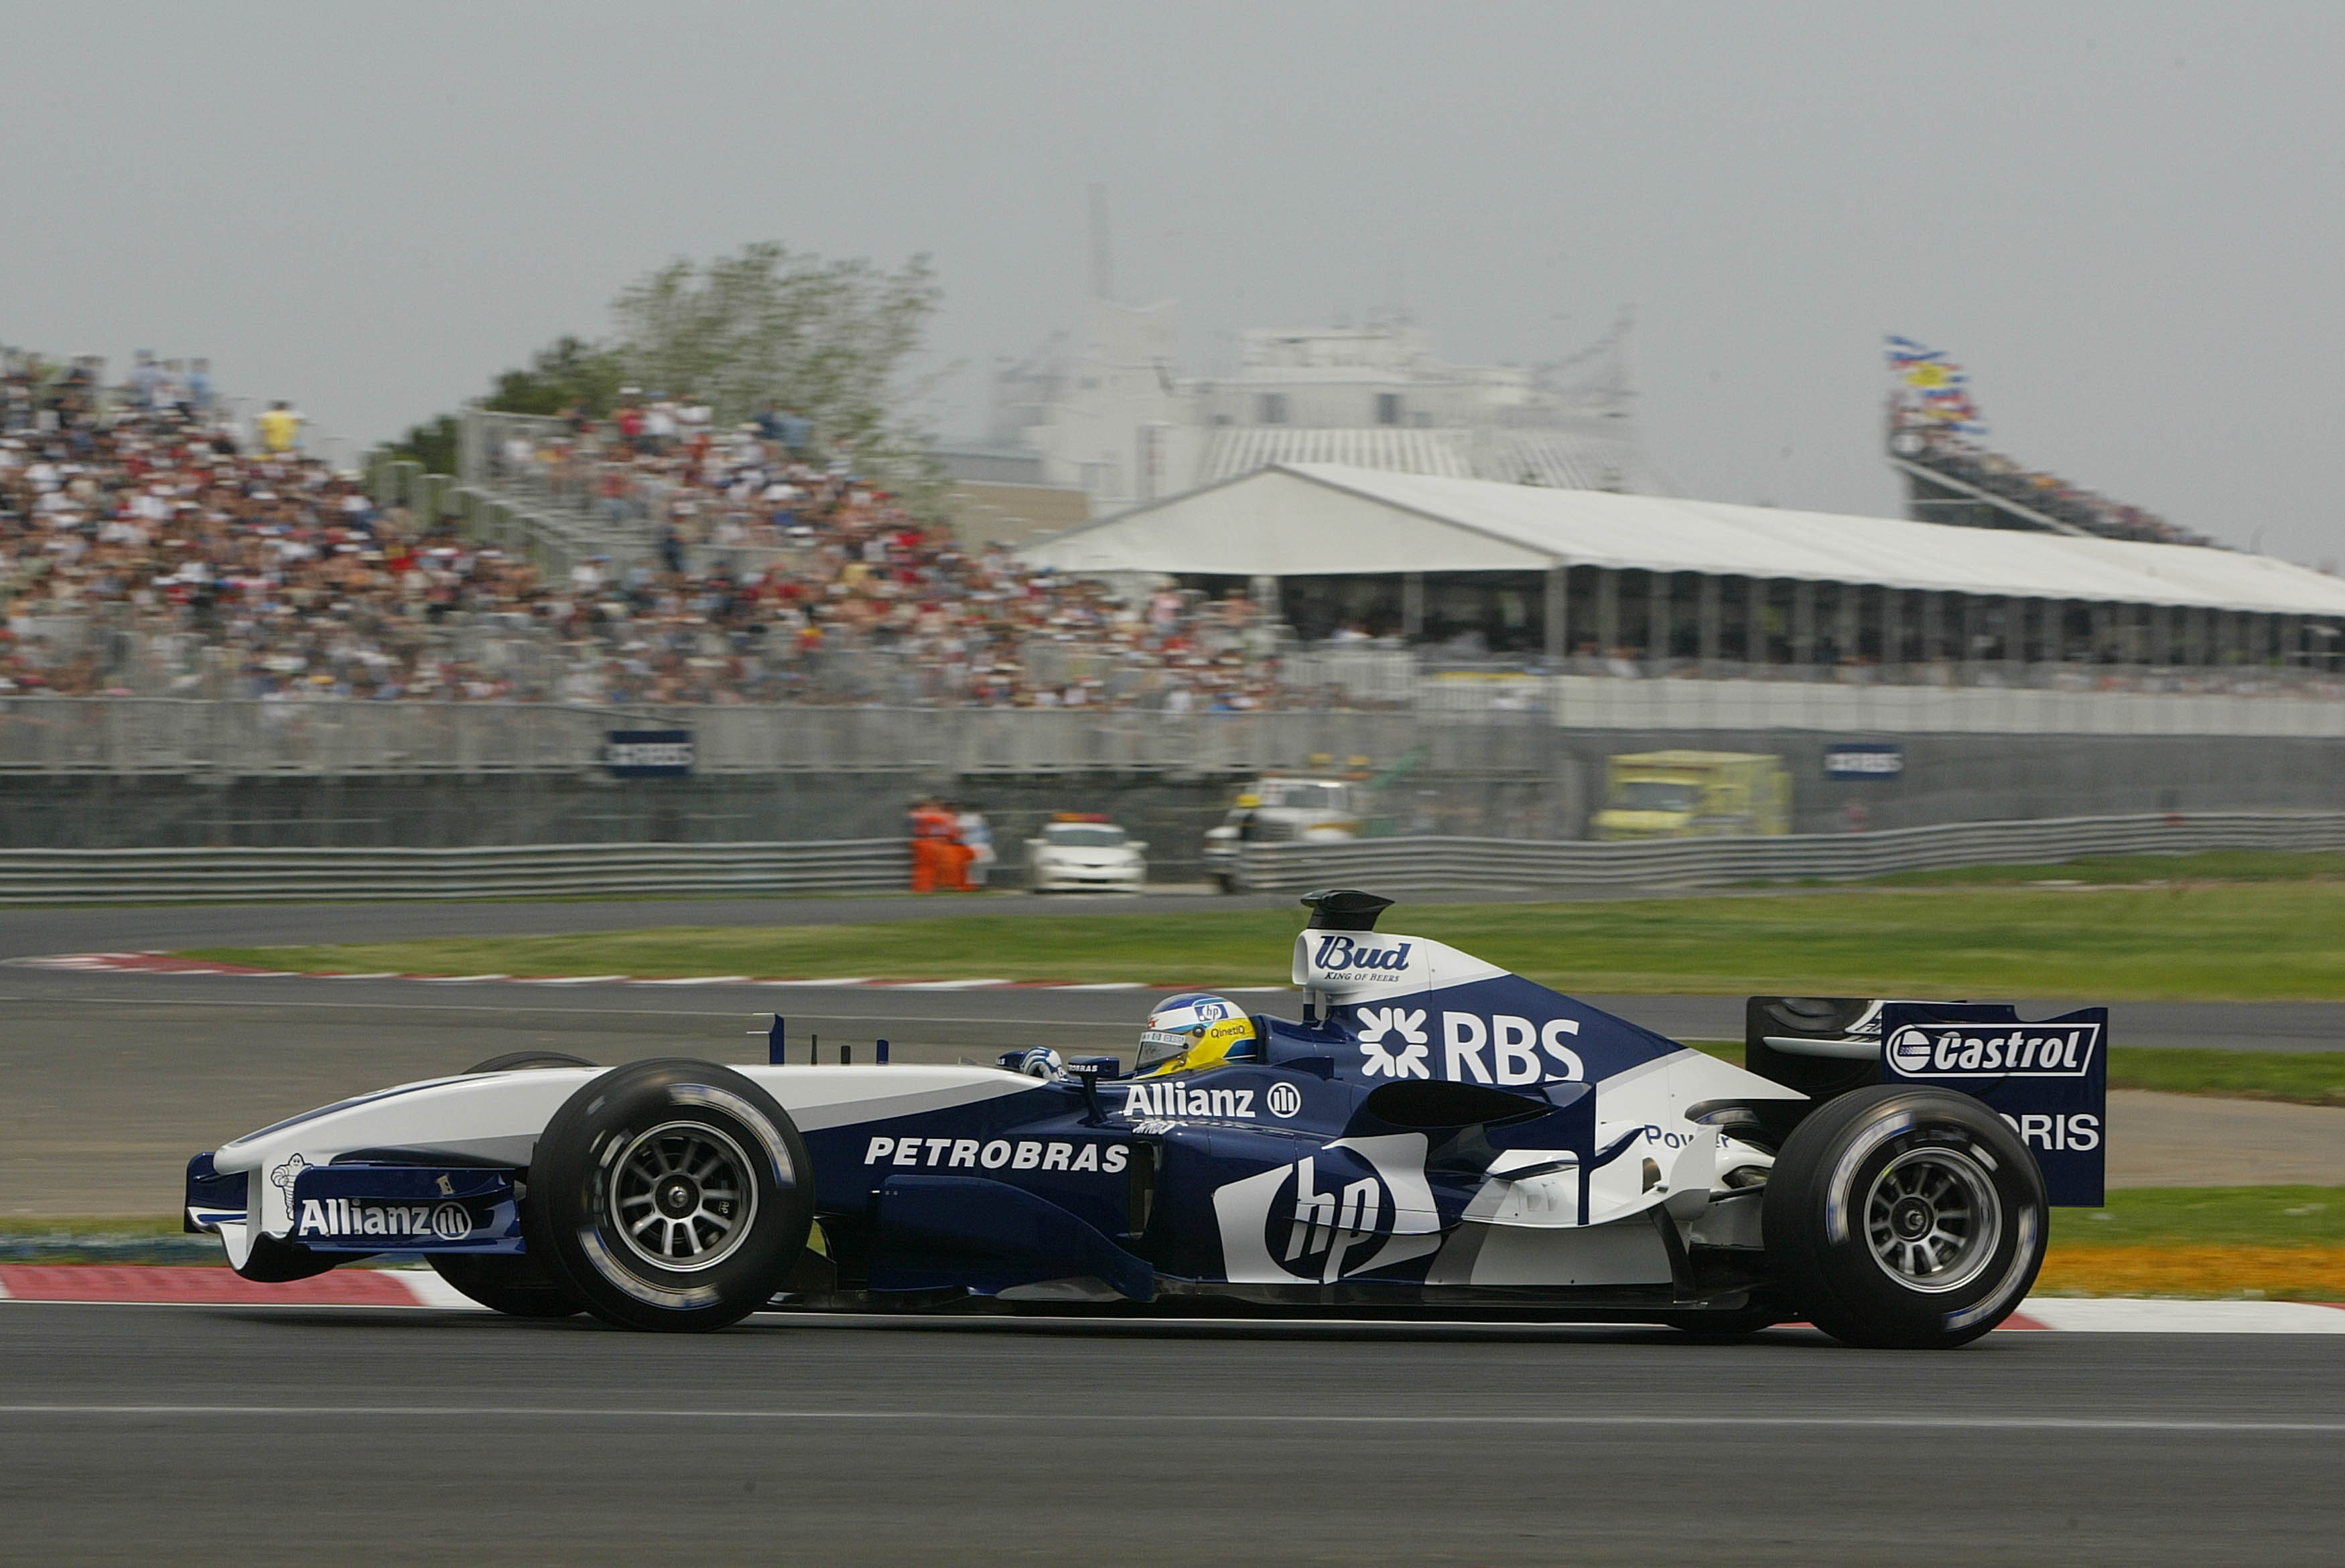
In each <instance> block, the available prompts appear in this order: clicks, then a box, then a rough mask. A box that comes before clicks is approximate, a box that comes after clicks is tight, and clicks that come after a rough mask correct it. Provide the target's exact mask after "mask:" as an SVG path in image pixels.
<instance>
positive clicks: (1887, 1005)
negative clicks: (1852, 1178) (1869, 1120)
mask: <svg viewBox="0 0 2345 1568" xmlns="http://www.w3.org/2000/svg"><path fill="white" fill-rule="evenodd" d="M1742 1043H1743V1065H1744V1066H1745V1067H1749V1068H1750V1070H1751V1071H1752V1072H1754V1073H1757V1074H1758V1075H1759V1076H1760V1077H1765V1078H1771V1079H1772V1080H1773V1081H1775V1082H1776V1083H1779V1084H1782V1085H1784V1086H1786V1087H1790V1088H1795V1089H1798V1090H1800V1091H1802V1093H1804V1094H1806V1095H1808V1096H1810V1097H1811V1098H1814V1099H1818V1100H1823V1099H1829V1098H1832V1097H1833V1096H1834V1095H1843V1094H1846V1093H1848V1092H1849V1091H1850V1090H1852V1089H1857V1088H1863V1087H1865V1086H1866V1085H1868V1084H1904V1083H1911V1084H1927V1085H1930V1086H1931V1087H1935V1088H1948V1089H1955V1090H1958V1091H1960V1092H1961V1093H1964V1094H1966V1095H1970V1096H1972V1097H1973V1098H1976V1099H1979V1100H1982V1101H1985V1103H1986V1105H1987V1106H1988V1107H1989V1108H1992V1109H1994V1110H1995V1112H1996V1113H1997V1114H1998V1115H2000V1116H2001V1117H2002V1118H2003V1119H2004V1120H2005V1121H2007V1122H2009V1123H2010V1124H2011V1127H2012V1129H2013V1130H2014V1131H2015V1132H2016V1133H2018V1135H2019V1139H2020V1141H2021V1142H2022V1143H2024V1144H2025V1145H2026V1146H2027V1148H2028V1150H2029V1152H2030V1153H2032V1154H2034V1155H2035V1161H2036V1163H2037V1165H2039V1166H2040V1167H2042V1168H2043V1171H2044V1185H2045V1188H2046V1191H2047V1193H2048V1194H2049V1196H2050V1198H2051V1200H2052V1202H2053V1203H2054V1204H2056V1205H2059V1206H2064V1207H2083V1208H2097V1207H2098V1206H2099V1205H2100V1203H2101V1201H2102V1179H2103V1174H2104V1170H2103V1168H2104V1163H2105V1160H2106V1154H2107V1127H2108V1083H2109V1049H2108V1047H2109V1010H2108V1009H2107V1008H2106V1007H2085V1008H2080V1009H2079V1010H2077V1011H2076V1012H2074V1013H2066V1014H2063V1015H2061V1016H2060V1017H2056V1018H2047V1019H2045V1020H2043V1021H2041V1022H2035V1023H2030V1022H2025V1021H2023V1020H2022V1019H2021V1018H2020V1017H2019V1010H2018V1009H2017V1008H2015V1007H2012V1006H2011V1005H2010V1004H2009V1003H2007V1002H1904V1001H1884V1000H1877V999H1872V998H1867V997H1861V996H1753V997H1751V999H1750V1000H1749V1002H1747V1003H1746V1004H1745V1005H1744V1007H1743V1042H1742Z"/></svg>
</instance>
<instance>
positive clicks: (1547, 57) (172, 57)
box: [0, 0, 2345, 561]
mask: <svg viewBox="0 0 2345 1568" xmlns="http://www.w3.org/2000/svg"><path fill="white" fill-rule="evenodd" d="M2340 61H2345V7H2340V6H2339V5H2333V4H2322V5H2312V4H2305V5H2221V6H2217V5H2162V4H2149V3H2146V0H2130V3H2114V4H2090V5H2082V4H2080V5H2044V4H2032V5H1964V6H1961V7H1942V8H1938V9H1936V10H1934V11H1928V12H1924V11H1923V10H1921V9H1919V8H1915V7H1906V6H1898V7H1891V6H1885V5H1877V4H1875V5H1768V6H1758V5H1733V6H1729V5H1668V4H1655V3H1650V0H1648V3H1643V4H1635V5H1595V6H1590V5H1474V4H1465V3H1459V0H1449V3H1447V4H1439V5H1436V4H1418V5H1369V4H1362V3H1359V0H1351V3H1335V4H1319V3H1311V4H1300V3H1298V4H1279V3H1276V0H1267V3H1264V0H1255V3H1253V4H1240V5H1228V4H1219V3H1213V0H1184V3H1183V4H1179V5H1171V4H1162V5H1130V4H1126V5H1040V4H1021V3H1018V0H1000V3H996V4H989V5H909V4H885V3H875V0H859V3H858V4H853V5H834V6H811V5H796V6H784V5H723V6H719V5H676V4H659V5H645V4H641V3H629V4H610V3H605V0H566V3H565V4H563V5H546V6H534V5H533V6H522V5H480V4H467V5H421V4H415V3H412V0H404V3H402V4H399V5H364V6H361V5H327V6H324V7H317V8H300V7H290V6H268V7H262V6H258V5H250V6H236V5H229V6H189V5H152V6H149V5H107V4H93V3H83V4H76V5H51V6H34V5H29V4H16V5H8V6H6V7H5V10H0V106H5V109H0V114H5V127H6V128H5V133H0V134H5V138H6V141H5V157H0V215H5V228H0V237H5V238H0V340H5V341H8V342H12V343H17V344H23V345H27V346H31V347H35V348H40V349H49V350H52V351H59V352H75V351H83V350H89V351H96V352H103V353H106V354H108V355H110V356H112V357H114V358H115V359H117V362H124V361H126V358H127V355H128V353H129V351H130V350H131V349H134V348H139V347H153V348H155V349H157V350H158V351H161V352H163V353H166V354H197V353H208V354H209V355H210V356H211V357H212V359H213V360H214V364H215V368H216V371H217V374H218V377H219V379H221V381H222V383H223V384H224V385H225V386H227V387H228V388H229V389H232V390H236V391H239V392H245V393H250V394H254V395H259V396H267V397H275V396H285V397H291V398H294V399H296V400H299V402H300V403H301V404H302V406H303V407H304V408H305V409H306V410H308V411H309V412H310V414H311V415H312V417H313V419H314V420H316V428H317V429H319V430H331V431H339V432H342V433H345V434H348V435H351V436H354V437H359V438H363V439H377V438H381V437H383V436H387V435H390V434H392V433H395V432H396V431H397V430H399V429H401V428H402V427H403V426H405V425H406V424H408V423H410V422H411V421H413V420H417V419H419V418H421V417H423V416H425V415H427V414H430V413H431V412H434V411H436V410H442V409H445V408H449V407H452V405H454V404H455V403H456V402H458V401H459V400H462V398H464V397H467V396H471V395H473V394H475V393H476V392H478V391H479V390H481V389H482V388H483V387H484V386H485V384H486V381H487V379H488V378H489V377H490V376H491V375H492V374H493V373H494V372H495V371H497V370H498V369H502V368H503V367H505V366H507V365H510V364H513V363H516V362H518V361H520V360H521V359H523V358H524V357H525V356H526V355H527V353H528V352H529V351H530V350H531V349H533V348H534V347H536V346H537V345H539V344H540V343H543V342H544V341H545V340H547V339H550V338H552V337H553V336H554V335H556V334H558V333H561V332H563V331H581V332H584V333H587V334H595V333H600V332H602V331H603V330H604V329H606V326H607V319H606V317H605V314H604V307H605V305H606V304H607V302H608V300H609V299H610V298H611V296H612V295H613V294H614V293H615V292H616V291H617V290H618V288H620V286H621V285H623V284H624V282H626V281H627V280H628V279H629V278H633V277H634V276H635V275H636V274H638V273H640V272H642V271H644V270H645V269H646V268H650V267H653V266H655V265H656V264H658V263H659V262H661V261H663V260H665V259H666V258H670V257H673V256H675V255H678V254H685V255H692V256H706V255H709V254H712V253H714V252H716V251H719V250H726V249H731V248H736V247H737V246H739V245H741V244H743V243H745V242H746V241H749V240H754V239H761V238H777V239H781V240H783V241H785V242H786V243H787V244H789V245H790V246H792V247H793V248H806V249H811V250H815V251H819V252H822V253H825V254H829V255H866V256H870V257H872V258H876V259H878V260H880V261H883V262H887V263H889V264H893V263H895V262H897V261H899V260H900V259H902V258H904V257H905V256H907V255H909V254H910V253H912V252H915V251H928V252H929V253H931V254H932V255H933V256H934V258H935V259H936V264H937V267H938V269H939V278H940V281H941V282H942V284H943V286H944V288H945V289H946V294H947V298H946V305H945V309H944V312H943V314H942V317H941V319H939V322H938V323H937V327H936V330H935V332H934V335H933V345H934V349H935V354H934V359H935V362H936V363H938V364H949V363H952V362H956V361H959V362H965V364H966V367H967V368H966V369H964V370H963V371H962V372H961V373H960V374H959V375H958V376H957V377H955V378H954V379H951V380H950V381H949V382H948V383H947V385H946V386H945V387H944V389H943V390H942V393H941V395H940V397H939V400H938V401H937V403H936V404H935V410H934V413H933V415H932V418H933V419H934V420H935V421H936V422H937V423H938V424H939V426H940V427H941V428H942V429H943V430H945V431H946V433H948V434H951V433H958V432H959V431H961V430H971V429H974V428H975V427H976V425H977V423H978V421H979V420H980V416H981V409H982V386H981V372H982V370H983V369H985V368H986V367H987V366H989V365H990V364H991V363H992V362H993V361H994V360H995V359H996V358H997V357H999V356H1002V355H1014V354H1020V353H1023V352H1025V351H1027V350H1028V349H1031V348H1032V347H1033V346H1035V345H1036V344H1038V343H1039V342H1040V341H1041V339H1043V338H1044V337H1045V336H1046V335H1047V334H1048V333H1049V332H1051V330H1053V329H1059V328H1063V327H1071V326H1073V325H1074V323H1075V321H1076V319H1077V316H1078V311H1079V309H1080V303H1081V298H1082V297H1083V293H1084V289H1085V279H1086V268H1087V264H1086V249H1085V238H1084V187H1085V186H1086V185H1087V184H1088V183H1089V182H1091V181H1094V180H1097V181H1103V182H1105V183H1106V184H1107V185H1108V186H1109V187H1110V188H1111V191H1112V205H1113V210H1114V215H1115V245H1116V261H1117V272H1118V283H1119V289H1118V292H1119V294H1120V295H1122V297H1123V298H1127V299H1131V300H1148V299H1154V298H1175V299H1178V300H1179V301H1180V302H1181V311H1182V318H1183V326H1184V334H1183V335H1184V341H1185V342H1186V344H1187V346H1188V347H1187V352H1186V356H1185V357H1186V359H1187V361H1188V365H1187V368H1189V369H1203V368H1204V367H1205V365H1206V364H1207V363H1208V361H1210V360H1212V359H1216V358H1225V357H1226V353H1227V347H1226V346H1227V344H1228V342H1229V337H1228V335H1229V334H1230V333H1232V332H1233V331H1234V330H1236V329H1240V328H1243V327H1247V326H1282V325H1295V324H1303V325H1309V324H1315V323H1322V322H1325V321H1327V320H1329V319H1332V318H1333V317H1335V315H1336V314H1338V313H1340V312H1345V311H1348V312H1351V313H1353V314H1354V315H1355V316H1356V315H1357V314H1358V313H1360V312H1362V311H1364V310H1366V309H1373V308H1376V307H1377V306H1380V305H1384V304H1387V303H1389V302H1391V300H1392V299H1393V298H1394V296H1395V293H1396V280H1405V281H1399V282H1398V284H1397V287H1398V288H1400V290H1402V291H1403V292H1405V298H1406V303H1407V305H1408V306H1409V308H1410V309H1413V310H1414V311H1415V312H1416V314H1417V316H1418V317H1419V318H1420V319H1422V320H1423V321H1424V322H1425V324H1426V325H1427V326H1428V327H1430V328H1431V329H1433V330H1434V331H1435V332H1436V335H1437V338H1438V340H1439V343H1440V345H1441V348H1442V349H1443V351H1444V352H1445V354H1447V356H1449V357H1451V358H1453V359H1462V360H1473V361H1483V360H1532V359H1542V358H1548V357H1553V356H1554V355H1556V354H1558V352H1559V351H1561V350H1563V349H1567V348H1568V347H1570V346H1572V345H1574V344H1576V343H1578V342H1579V341H1580V340H1582V339H1586V338H1587V337H1589V336H1591V335H1592V334H1593V333H1595V332H1596V331H1597V330H1599V329H1601V327H1602V326H1603V325H1604V324H1605V322H1606V321H1607V320H1609V318H1610V316H1611V314H1612V312H1613V310H1614V309H1616V308H1617V307H1619V306H1620V305H1622V304H1629V305H1633V306H1634V307H1635V309H1636V311H1637V322H1638V326H1637V336H1636V349H1635V364H1636V375H1637V380H1638V385H1639V389H1640V390H1641V393H1642V397H1643V403H1642V418H1643V422H1644V427H1645V430H1646V434H1647V438H1648V440H1649V442H1650V447H1651V449H1652V451H1653V455H1654V457H1655V459H1656V460H1658V462H1659V463H1660V467H1661V468H1662V470H1664V471H1665V472H1666V473H1667V474H1669V475H1670V478H1671V480H1672V481H1673V483H1674V484H1675V486H1676V488H1677V489H1678V490H1679V491H1680V492H1682V493H1685V494H1690V495H1697V496H1705V497H1711V498H1716V499H1721V500H1730V501H1761V500H1764V501H1775V502H1778V503H1780V504H1783V505H1800V506H1810V507H1818V508H1823V509H1829V510H1838V511H1871V512H1893V511H1894V509H1895V507H1896V504H1897V499H1896V491H1895V488H1894V486H1893V483H1892V481H1891V479H1890V476H1889V474H1888V472H1887V470H1885V469H1884V468H1883V465H1882V463H1881V461H1880V459H1879V456H1878V449H1879V427H1878V418H1879V403H1880V399H1881V395H1882V392H1883V385H1884V383H1883V373H1882V370H1881V365H1880V352H1879V349H1880V338H1881V335H1882V334H1883V332H1884V331H1897V332H1903V333H1906V334H1909V335H1911V336H1914V337H1917V338H1921V339H1925V340H1926V341H1929V342H1931V343H1932V344H1934V345H1936V346H1940V347H1944V348H1945V349H1950V350H1951V351H1953V353H1954V355H1955V356H1956V357H1957V358H1958V359H1962V360H1963V361H1964V363H1965V364H1966V365H1967V366H1968V367H1969V369H1970V370H1971V372H1972V375H1973V378H1974V391H1975V392H1976V394H1977V396H1978V399H1979V400H1980V403H1981V404H1982V406H1983V408H1984V410H1985V414H1986V417H1987V419H1988V420H1990V421H1991V423H1992V424H1993V425H1994V427H1995V441H1996V443H1997V444H1999V445H2001V446H2003V447H2005V449H2006V450H2011V451H2013V452H2015V454H2017V455H2020V456H2022V457H2025V458H2026V459H2028V460H2032V461H2035V462H2036V463H2039V464H2041V465H2044V466H2047V467H2052V468H2055V469H2056V470H2060V471H2062V472H2064V473H2066V474H2067V475H2069V476H2070V477H2072V478H2074V479H2076V480H2077V481H2081V482H2084V483H2086V484H2089V485H2092V486H2094V487H2096V488H2097V489H2100V490H2102V491H2106V492H2107V493H2109V494H2112V495H2115V496H2117V497H2119V498H2120V499H2123V500H2127V501H2134V502H2136V503H2137V504H2140V505H2144V506H2148V507H2151V508H2154V509H2157V510H2159V511H2164V512H2165V513H2166V514H2167V516H2169V517H2171V518H2172V519H2174V520H2175V521H2178V522H2182V523H2185V524H2187V525H2189V526H2193V527H2197V528H2200V529H2203V530H2206V531H2210V532H2213V533H2216V534H2217V535H2218V536H2220V537H2222V538H2224V539H2226V540H2228V541H2233V542H2236V543H2238V544H2242V545H2245V544H2248V543H2249V542H2250V541H2253V540H2255V539H2256V538H2257V537H2258V536H2259V535H2260V537H2261V540H2262V542H2263V546H2264V548H2265V549H2267V550H2269V551H2273V552H2274V553H2279V554H2285V555H2289V556H2291V557H2293V558H2296V559H2299V560H2306V561H2321V560H2326V559H2334V558H2336V557H2338V556H2340V555H2345V527H2341V526H2340V524H2345V496H2340V493H2339V492H2340V485H2339V484H2338V482H2337V481H2336V480H2335V478H2334V477H2333V476H2332V475H2330V472H2329V470H2330V467H2331V466H2332V463H2333V460H2334V454H2335V452H2336V450H2337V444H2338V443H2337V432H2338V431H2339V430H2340V427H2345V378H2340V373H2339V369H2338V362H2337V359H2336V358H2335V356H2336V355H2337V353H2338V348H2337V343H2338V339H2339V336H2340V326H2345V296H2340V280H2345V201H2340V195H2345V190H2341V189H2340V187H2341V186H2345V93H2340V90H2339V86H2338V81H2337V75H2338V69H2339V66H2340Z"/></svg>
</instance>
